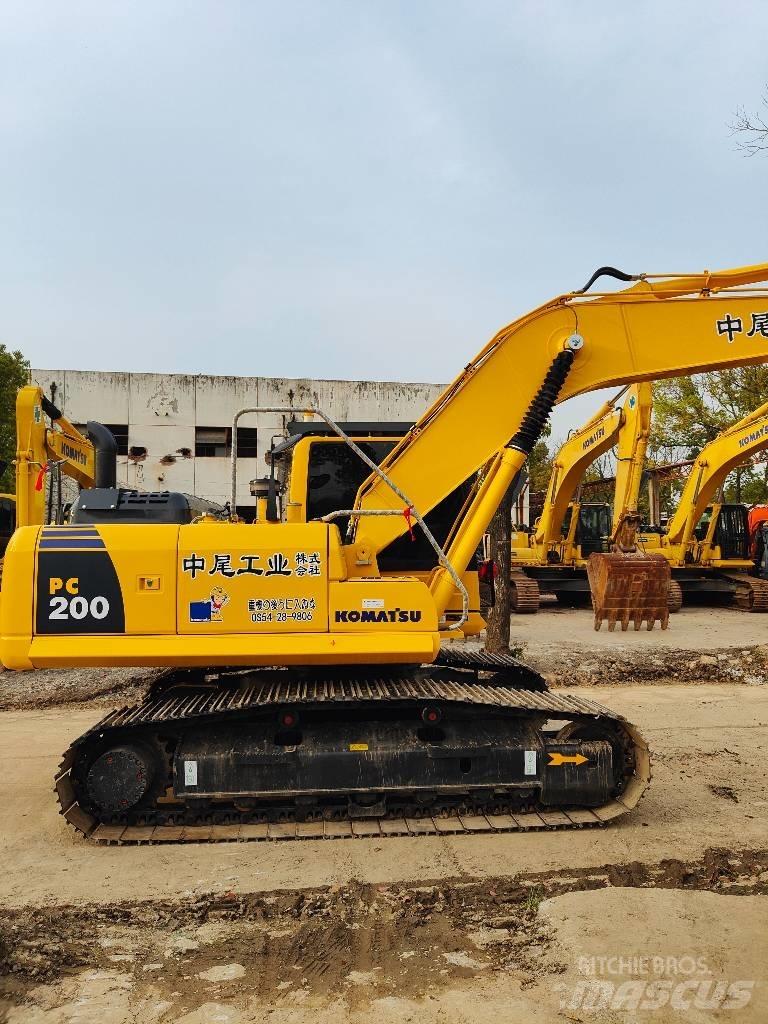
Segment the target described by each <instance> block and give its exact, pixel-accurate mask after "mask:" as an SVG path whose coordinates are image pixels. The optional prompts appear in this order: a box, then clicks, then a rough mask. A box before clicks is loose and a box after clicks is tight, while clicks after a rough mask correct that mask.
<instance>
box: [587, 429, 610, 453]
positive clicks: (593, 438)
mask: <svg viewBox="0 0 768 1024" xmlns="http://www.w3.org/2000/svg"><path fill="white" fill-rule="evenodd" d="M603 437H605V427H598V428H597V430H596V431H595V432H594V434H590V435H589V437H588V438H587V439H586V440H585V441H582V442H581V449H582V451H586V450H587V448H591V447H592V445H593V444H597V442H598V441H599V440H600V439H601V438H603Z"/></svg>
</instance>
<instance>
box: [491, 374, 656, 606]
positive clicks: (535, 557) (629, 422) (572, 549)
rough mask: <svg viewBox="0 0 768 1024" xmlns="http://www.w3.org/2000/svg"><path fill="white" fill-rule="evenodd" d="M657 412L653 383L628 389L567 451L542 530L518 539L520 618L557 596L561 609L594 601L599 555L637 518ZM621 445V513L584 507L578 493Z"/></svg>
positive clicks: (556, 467) (514, 561)
mask: <svg viewBox="0 0 768 1024" xmlns="http://www.w3.org/2000/svg"><path fill="white" fill-rule="evenodd" d="M622 398H624V403H623V405H619V401H620V399H622ZM652 407H653V396H652V388H651V384H650V383H649V382H647V381H643V382H641V383H638V384H635V385H634V386H632V387H631V388H623V389H622V390H621V391H620V392H619V393H618V394H617V395H616V396H615V397H614V398H612V399H610V400H609V401H607V402H605V403H604V404H603V405H602V406H601V408H600V409H598V411H597V412H596V413H595V414H594V416H591V417H590V419H589V420H588V421H587V422H586V423H585V424H584V425H583V426H582V427H580V428H579V429H578V430H575V431H574V432H573V433H572V434H571V435H570V437H569V438H568V439H567V440H566V442H565V443H564V444H563V445H561V447H560V448H559V450H558V452H557V454H556V455H555V458H554V461H553V466H552V474H551V476H550V478H549V484H548V487H547V494H546V497H545V499H544V508H543V510H542V513H541V516H540V517H539V519H538V520H537V522H536V525H535V527H534V529H533V530H532V531H531V532H530V533H527V532H524V531H522V530H516V531H515V532H513V534H512V551H511V577H510V585H511V603H512V607H513V608H514V610H515V611H516V612H517V613H518V614H521V613H522V614H525V613H531V612H536V611H538V609H539V604H540V600H541V595H542V593H544V594H554V595H555V596H556V597H557V599H558V601H559V602H560V603H561V604H578V603H581V602H582V601H587V602H588V601H589V593H590V592H589V582H588V579H587V559H588V558H589V556H590V554H592V553H593V552H602V551H607V550H609V547H610V545H611V543H612V542H613V539H614V538H613V526H614V523H616V524H617V525H618V524H619V523H621V522H623V521H624V519H625V518H626V515H627V513H628V512H629V511H630V510H632V511H636V510H637V501H638V496H639V493H640V483H641V479H642V467H643V463H644V461H645V452H646V448H647V446H648V435H649V433H650V425H651V412H652ZM614 445H617V446H618V451H617V468H616V488H615V492H614V501H613V509H611V506H610V505H607V504H604V503H597V502H590V503H586V502H584V503H582V502H581V501H580V500H579V499H578V498H577V491H578V487H579V484H580V483H581V481H582V480H583V478H584V474H585V473H586V471H587V469H588V468H589V467H590V466H591V465H592V463H593V462H594V461H595V460H596V459H598V458H599V457H600V456H601V455H604V454H605V452H607V451H610V449H611V448H613V447H614Z"/></svg>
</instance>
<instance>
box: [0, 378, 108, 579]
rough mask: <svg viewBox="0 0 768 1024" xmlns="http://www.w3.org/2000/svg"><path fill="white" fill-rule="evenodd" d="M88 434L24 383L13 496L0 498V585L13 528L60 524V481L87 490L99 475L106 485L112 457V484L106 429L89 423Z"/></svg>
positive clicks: (18, 404)
mask: <svg viewBox="0 0 768 1024" xmlns="http://www.w3.org/2000/svg"><path fill="white" fill-rule="evenodd" d="M46 417H47V418H48V420H49V421H50V426H48V425H47V424H46ZM88 431H89V435H90V436H89V437H85V436H84V435H83V434H82V433H81V432H80V431H79V430H78V429H77V428H76V427H75V426H74V425H73V424H72V423H70V422H69V420H68V419H67V418H66V417H65V416H63V415H62V413H61V412H60V411H59V409H57V408H56V406H55V405H54V404H53V403H52V402H50V401H49V400H48V399H47V398H46V396H45V395H44V394H43V392H42V390H41V389H40V388H39V387H37V386H35V385H29V386H28V387H24V388H22V389H21V390H20V391H19V394H18V397H17V400H16V438H17V441H16V493H15V494H2V495H0V583H2V575H3V555H4V553H5V550H6V548H7V546H8V542H9V541H10V538H11V536H12V535H13V532H14V530H15V529H16V527H17V526H42V525H43V524H44V523H49V522H59V523H60V522H62V521H63V499H62V488H61V481H62V477H64V476H66V477H69V478H71V479H73V480H75V481H76V482H77V483H78V484H79V485H81V486H83V487H92V486H94V484H95V483H96V478H97V472H98V473H99V479H100V482H108V480H107V477H105V476H104V473H105V470H107V467H109V465H110V458H112V470H111V471H112V474H113V476H112V480H113V478H114V458H113V453H114V450H115V442H114V438H113V437H112V435H111V433H110V432H109V431H108V430H107V428H106V427H104V426H102V424H100V423H96V422H94V421H91V422H89V424H88ZM107 471H108V470H107ZM46 477H49V486H48V487H46Z"/></svg>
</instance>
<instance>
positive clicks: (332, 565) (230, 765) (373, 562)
mask: <svg viewBox="0 0 768 1024" xmlns="http://www.w3.org/2000/svg"><path fill="white" fill-rule="evenodd" d="M606 274H608V275H610V276H612V277H614V278H618V279H620V280H622V281H624V282H627V283H628V284H629V286H628V287H626V288H624V289H621V290H618V291H613V292H600V293H594V292H591V293H589V292H588V289H589V288H590V287H591V286H592V285H593V284H594V283H595V281H596V280H597V279H598V278H599V277H600V276H602V275H606ZM767 281H768V265H760V266H755V267H745V268H739V269H736V270H726V271H720V272H709V271H705V272H704V273H700V274H691V275H688V276H684V277H664V276H653V275H641V276H630V275H626V274H622V273H621V272H619V271H616V270H614V269H612V268H601V270H600V271H598V272H597V273H596V274H595V275H593V277H592V279H591V280H590V282H588V285H587V286H586V288H584V289H582V290H581V291H579V292H571V293H568V294H565V295H561V296H559V297H557V298H555V299H554V300H552V301H551V302H548V303H546V304H545V305H543V306H541V307H539V308H538V309H535V310H533V311H532V312H531V313H529V314H527V315H525V316H523V317H521V318H520V319H518V320H516V321H515V322H514V323H512V324H510V325H509V326H508V327H505V328H504V329H502V330H501V331H500V332H499V333H498V334H497V335H496V336H495V337H494V338H493V339H492V340H491V341H490V342H489V343H488V344H487V345H486V346H485V347H484V348H483V349H482V350H481V351H480V353H479V354H478V355H477V356H476V357H475V358H474V359H473V360H472V361H471V362H470V363H469V364H467V366H466V367H465V368H464V370H463V371H462V372H461V373H460V374H459V376H458V377H457V378H456V379H455V380H454V381H453V383H452V384H450V385H449V386H448V387H447V388H446V390H445V391H444V392H443V394H442V395H441V397H440V398H438V400H437V401H436V402H435V403H434V404H433V405H432V406H431V408H429V409H428V410H427V411H426V412H425V414H424V415H423V416H422V418H421V419H420V420H419V421H418V423H416V425H415V426H414V427H413V428H412V429H411V430H409V431H408V433H407V434H406V435H405V437H403V439H402V440H401V441H399V442H398V443H397V444H396V445H395V447H394V448H393V450H392V451H391V452H390V453H389V455H387V456H386V457H385V458H384V459H383V460H382V462H381V463H380V464H379V465H377V464H376V463H375V462H374V460H372V459H367V456H365V453H363V452H362V451H361V450H360V448H359V446H358V445H356V444H355V442H353V441H352V440H351V439H349V437H348V435H346V434H345V433H344V432H343V430H342V429H341V428H340V427H338V425H337V424H334V422H333V421H332V420H331V418H330V417H329V416H327V415H326V414H324V413H323V412H322V411H321V410H317V409H315V410H312V411H313V412H314V413H315V415H318V416H319V417H320V418H322V419H324V420H325V422H326V423H327V424H328V426H329V427H330V428H331V429H333V430H334V432H335V433H336V434H337V436H340V437H342V439H344V438H346V443H347V444H348V445H349V447H350V448H351V450H352V451H355V452H356V454H357V455H358V457H360V458H363V461H366V459H367V461H368V465H369V468H370V470H371V475H370V476H369V477H368V479H367V480H366V481H365V482H364V483H363V484H362V486H361V487H360V489H359V491H358V494H357V497H356V499H355V501H354V502H353V503H352V506H351V507H350V508H347V509H334V510H333V511H332V512H329V513H327V514H325V515H322V516H320V517H318V518H317V519H315V520H313V521H309V522H305V521H301V519H300V518H297V515H296V512H297V510H295V509H292V507H291V505H290V503H289V504H288V505H287V508H286V514H285V519H284V521H277V520H278V517H277V516H276V515H275V516H274V519H273V520H270V518H269V515H270V514H273V512H272V511H270V510H265V512H264V517H263V518H261V519H259V520H258V521H257V522H255V523H253V524H246V523H242V522H240V521H229V522H227V521H223V520H221V519H215V518H212V517H209V516H203V517H200V521H198V522H193V523H189V524H147V525H142V526H141V528H138V527H137V526H136V525H133V524H131V523H125V524H121V523H119V522H109V523H105V524H104V525H101V524H95V523H94V524H90V525H88V526H87V527H86V526H84V525H82V524H78V525H76V526H72V525H64V526H49V527H39V526H27V527H22V528H20V529H17V530H16V532H15V534H14V536H13V537H12V539H11V542H10V544H9V545H8V549H7V551H6V566H5V571H6V576H7V579H8V581H9V583H10V585H11V586H12V587H13V590H14V594H15V595H16V598H17V599H16V600H14V601H12V602H9V601H3V602H2V603H1V604H0V658H2V662H3V664H4V665H5V666H6V667H7V668H10V669H17V670H25V669H31V668H35V667H44V666H58V667H66V666H73V665H90V666H113V665H131V666H165V667H167V668H169V669H170V670H171V671H169V673H167V675H166V676H165V677H164V678H163V679H162V680H161V682H160V683H159V684H158V685H157V686H155V687H153V688H152V689H151V690H150V691H149V692H148V694H147V695H146V697H145V698H144V699H143V700H142V701H140V702H139V703H137V704H135V705H133V706H131V707H126V708H122V709H119V710H116V711H112V712H110V713H109V714H108V715H107V716H106V717H105V718H103V719H102V720H101V721H100V722H98V723H97V724H96V725H94V726H93V728H91V729H89V730H88V731H87V732H86V733H84V734H83V735H82V736H80V737H79V738H78V739H76V740H75V741H74V742H73V743H72V745H71V746H70V747H69V749H68V750H67V751H66V752H65V754H64V757H63V760H62V763H61V766H60V768H59V771H58V773H57V777H56V791H57V794H58V799H59V803H60V806H61V812H62V814H63V815H64V817H65V819H66V820H67V821H68V822H69V823H70V824H72V825H73V826H74V827H75V828H77V829H78V830H79V831H81V832H82V833H83V834H84V835H86V836H89V837H91V838H92V839H94V840H96V841H102V842H118V843H140V842H154V841H158V842H160V841H168V840H171V841H173V840H194V839H205V840H233V839H261V838H264V839H266V838H275V839H278V838H279V839H288V838H297V837H305V838H306V837H312V836H315V837H322V836H328V837H331V836H344V835H375V836H382V835H388V834H392V833H396V834H397V833H401V832H406V833H409V834H410V833H415V834H419V833H422V832H427V833H429V832H433V833H437V834H439V833H444V832H451V833H452V832H472V831H513V830H518V829H525V828H553V827H570V826H575V825H590V824H593V825H597V824H600V823H604V822H607V821H610V820H612V819H615V818H617V817H619V816H621V815H623V814H625V813H626V812H627V811H629V810H631V809H632V808H633V807H634V806H635V805H636V804H637V802H638V800H639V799H640V797H641V795H642V793H643V792H644V790H645V788H646V787H647V785H648V782H649V778H650V762H649V753H648V748H647V745H646V743H645V742H644V740H643V739H642V737H641V735H640V733H639V732H638V730H637V729H636V728H635V727H634V726H633V725H631V724H630V723H628V722H626V721H625V720H624V719H623V718H621V717H620V716H618V715H615V714H613V713H612V712H611V711H609V710H608V709H607V708H604V707H601V706H600V705H598V704H595V703H594V702H592V701H589V700H586V699H585V698H582V697H576V696H572V695H570V694H561V693H551V692H549V691H548V690H547V688H546V685H545V683H544V681H543V680H542V678H541V677H540V676H539V675H538V674H537V673H535V672H533V671H532V670H531V669H528V668H527V667H526V666H524V665H522V664H521V663H520V662H518V661H516V660H515V659H514V658H512V657H510V656H502V655H484V654H481V653H473V652H468V651H465V650H462V649H458V650H457V649H455V648H454V649H451V648H450V647H446V646H443V644H442V641H443V639H445V638H447V637H450V636H451V635H457V630H458V629H460V627H461V626H462V624H463V623H462V618H463V617H464V616H466V615H467V614H468V605H469V601H468V595H467V593H466V588H465V587H464V585H463V583H462V580H461V575H462V573H463V572H465V571H466V569H467V567H468V566H469V565H470V562H471V560H472V558H473V557H474V556H475V553H476V551H477V549H478V546H479V545H480V542H481V540H482V537H483V534H484V533H485V531H486V529H487V527H488V524H489V523H490V520H491V518H492V517H493V515H494V513H495V511H496V509H497V508H498V506H499V504H500V503H501V500H502V498H503V496H504V495H505V493H506V492H507V490H508V489H509V487H510V485H511V484H512V482H513V480H514V479H515V477H516V476H517V474H518V473H519V472H520V470H521V469H522V467H523V466H524V464H525V461H526V459H527V457H528V455H529V453H530V451H531V450H532V448H533V445H534V444H535V443H536V441H537V439H538V438H539V437H540V435H541V432H542V429H543V428H544V425H545V423H546V421H547V418H548V416H549V414H550V412H551V410H552V408H553V406H554V405H555V403H557V402H558V401H563V400H565V399H567V398H569V397H571V396H573V395H575V394H579V393H583V392H587V391H592V390H596V389H599V388H603V387H613V386H616V385H620V384H622V383H633V382H636V381H641V380H655V379H657V378H661V377H668V376H680V375H681V374H686V373H695V372H699V371H701V370H707V369H716V368H718V367H726V366H738V365H745V364H754V363H761V362H768V336H766V335H764V334H763V333H762V332H761V331H760V330H759V324H760V323H764V322H766V321H768V288H766V287H765V282H767ZM744 286H750V287H744ZM755 325H758V327H755ZM729 342H730V343H729ZM250 411H253V410H250ZM258 411H270V412H278V411H283V410H279V409H274V408H271V409H269V410H267V409H263V410H258ZM290 411H292V412H295V410H290ZM241 412H242V410H241ZM238 415H239V414H238ZM236 422H237V417H235V425H236ZM477 473H480V480H479V483H477V484H476V485H475V484H473V483H472V481H473V479H474V477H475V475H476V474H477ZM467 482H469V486H470V491H469V494H468V499H467V501H466V502H465V503H464V505H463V506H462V509H461V514H460V518H459V520H458V522H457V523H456V524H455V526H454V528H453V529H452V531H451V534H450V536H449V539H448V540H447V541H446V544H445V547H441V546H440V544H439V543H438V542H437V540H436V539H435V537H434V534H433V533H432V532H431V531H430V529H429V527H428V526H427V525H426V523H425V515H426V514H427V513H428V512H430V511H431V510H432V509H434V508H436V507H437V505H438V504H439V503H440V502H441V501H443V500H444V499H445V498H446V497H447V496H448V495H449V494H450V493H451V492H452V491H453V490H455V489H456V488H457V487H458V486H460V485H462V484H465V483H467ZM340 519H341V520H342V521H343V520H346V521H347V522H348V524H349V525H348V527H347V529H346V530H345V532H344V533H342V531H341V530H340V528H339V526H338V522H339V520H340ZM414 524H415V525H416V526H418V528H419V529H421V530H422V531H423V532H424V534H425V536H426V537H427V539H428V541H429V543H430V544H431V545H432V548H433V551H434V552H435V562H436V567H435V569H434V571H433V572H432V573H431V574H430V577H429V580H428V582H425V581H424V580H423V579H418V578H416V577H414V576H411V575H403V576H388V577H384V576H383V575H382V573H381V571H380V567H379V565H378V557H379V553H380V552H382V551H384V550H386V549H387V547H388V546H389V545H391V544H392V543H393V541H395V540H397V539H398V538H399V537H401V536H403V535H404V534H406V533H408V532H409V530H410V528H411V526H412V525H414ZM591 558H593V559H604V560H606V561H605V565H606V585H607V590H611V588H612V585H613V582H614V578H617V579H619V580H620V582H622V583H623V582H625V581H629V584H630V585H629V587H628V589H627V594H628V595H629V596H630V597H633V596H635V595H636V591H637V590H638V587H637V586H635V584H637V583H639V588H640V590H641V589H642V586H643V582H644V580H645V579H646V578H647V574H648V572H649V571H651V573H653V572H655V566H656V564H657V563H658V562H663V563H664V565H665V566H667V563H666V560H665V559H660V558H659V557H658V556H656V557H653V556H649V555H642V554H639V555H634V556H632V557H629V558H624V556H623V555H621V554H615V555H600V554H593V555H592V556H591ZM622 559H623V561H622ZM649 565H651V566H653V568H652V569H650V570H649ZM457 593H458V594H459V595H460V599H461V606H462V612H461V615H460V617H459V618H458V619H453V618H451V619H448V618H447V617H446V612H447V609H448V608H449V606H450V605H451V603H452V602H453V601H454V600H455V597H456V594H457ZM639 596H640V597H642V594H640V595H639ZM602 599H603V595H600V594H598V597H597V600H598V603H600V602H601V601H602Z"/></svg>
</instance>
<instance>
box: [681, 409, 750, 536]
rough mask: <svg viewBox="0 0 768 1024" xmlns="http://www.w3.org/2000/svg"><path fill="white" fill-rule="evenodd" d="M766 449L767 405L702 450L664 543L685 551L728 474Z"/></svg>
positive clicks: (735, 424) (692, 469)
mask: <svg viewBox="0 0 768 1024" xmlns="http://www.w3.org/2000/svg"><path fill="white" fill-rule="evenodd" d="M766 448H768V402H766V403H765V404H764V405H761V406H760V408H759V409H756V410H755V411H754V412H752V413H750V414H749V415H748V416H745V417H744V418H743V419H741V420H739V421H738V423H734V424H733V426H731V427H729V428H728V429H727V430H724V431H723V432H722V433H721V434H718V436H717V437H716V438H715V439H714V441H710V443H709V444H708V445H706V446H705V447H704V448H702V450H701V452H700V453H699V455H698V457H697V459H696V462H695V463H694V465H693V466H692V467H691V472H690V474H689V475H688V479H687V480H686V482H685V486H684V487H683V493H682V494H681V495H680V501H679V503H678V506H677V511H676V512H675V514H674V516H673V517H672V519H671V520H670V521H669V525H668V527H667V533H666V537H665V541H666V543H667V544H673V545H680V546H681V548H685V547H686V546H687V545H689V544H690V543H691V541H692V539H693V536H694V530H695V529H696V526H697V524H698V523H699V521H700V519H701V517H702V516H703V514H704V512H705V510H706V508H707V506H708V505H709V504H710V502H711V501H712V499H713V498H714V497H715V495H716V494H717V492H718V490H719V489H720V488H721V487H722V485H723V484H724V483H725V480H726V477H727V476H728V474H729V473H730V472H731V471H732V470H734V469H735V468H736V467H737V466H738V465H740V464H741V463H743V462H746V461H747V460H748V459H749V458H750V457H751V456H752V455H755V454H756V453H757V452H760V451H764V450H765V449H766Z"/></svg>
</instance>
